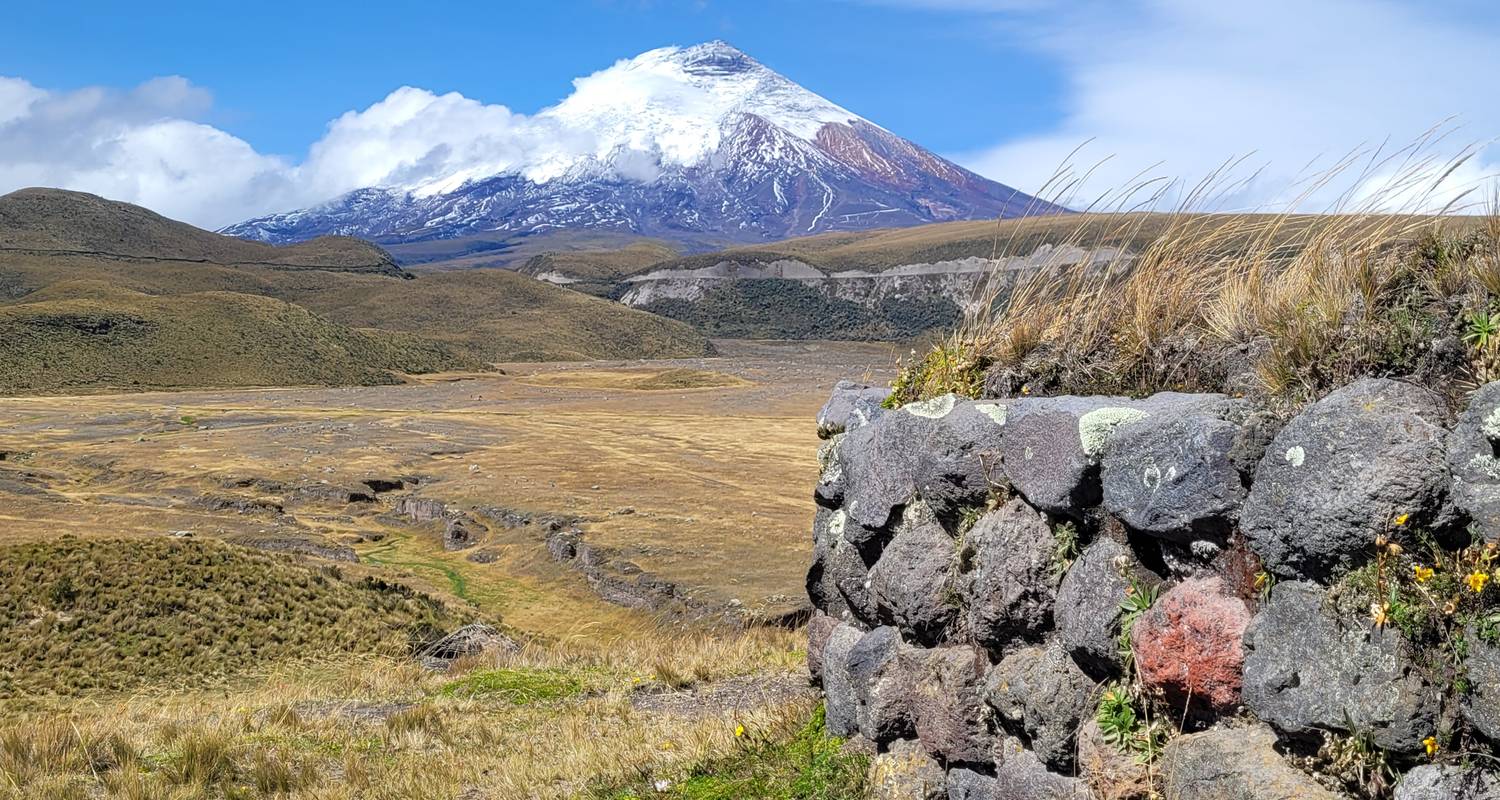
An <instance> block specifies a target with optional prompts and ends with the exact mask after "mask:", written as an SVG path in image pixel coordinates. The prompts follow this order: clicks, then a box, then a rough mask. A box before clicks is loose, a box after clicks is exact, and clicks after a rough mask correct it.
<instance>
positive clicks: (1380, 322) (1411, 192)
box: [896, 131, 1500, 405]
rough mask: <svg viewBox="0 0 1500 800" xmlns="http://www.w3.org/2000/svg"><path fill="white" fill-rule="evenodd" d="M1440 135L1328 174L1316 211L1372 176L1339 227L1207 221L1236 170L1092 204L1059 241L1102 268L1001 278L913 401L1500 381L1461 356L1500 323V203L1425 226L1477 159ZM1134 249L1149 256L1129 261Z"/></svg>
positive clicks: (1480, 363) (1345, 208)
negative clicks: (1488, 320) (1437, 151)
mask: <svg viewBox="0 0 1500 800" xmlns="http://www.w3.org/2000/svg"><path fill="white" fill-rule="evenodd" d="M1440 139H1441V134H1440V132H1439V131H1434V132H1433V133H1432V134H1431V135H1430V136H1429V137H1428V138H1426V139H1424V140H1422V141H1419V142H1418V143H1416V144H1414V145H1412V146H1411V147H1408V148H1405V149H1403V150H1400V151H1397V152H1396V153H1393V154H1390V155H1381V154H1380V153H1379V152H1378V151H1377V152H1376V153H1375V154H1372V155H1370V154H1356V155H1358V156H1363V155H1370V157H1369V158H1368V160H1367V163H1364V166H1363V168H1362V169H1358V170H1356V169H1355V168H1356V167H1357V166H1358V164H1357V163H1356V162H1357V161H1359V158H1357V157H1356V156H1350V157H1349V158H1348V159H1346V160H1345V161H1343V162H1341V163H1340V164H1339V165H1337V166H1336V167H1335V168H1334V169H1332V170H1330V171H1329V172H1327V173H1324V174H1322V175H1319V176H1317V177H1315V178H1314V179H1313V180H1311V181H1309V182H1308V183H1307V184H1306V186H1305V192H1304V196H1303V198H1302V199H1303V200H1305V199H1306V197H1308V196H1312V195H1314V194H1316V193H1319V192H1326V191H1328V188H1329V187H1330V186H1331V185H1332V184H1334V183H1335V182H1343V179H1344V178H1348V177H1350V174H1351V173H1352V177H1353V178H1354V180H1352V181H1349V183H1350V184H1351V185H1352V186H1353V187H1355V188H1353V189H1350V190H1349V191H1347V192H1345V193H1344V194H1342V195H1341V196H1339V198H1338V199H1337V200H1336V201H1335V202H1333V203H1332V204H1331V205H1330V207H1329V208H1327V209H1326V212H1325V213H1322V214H1316V215H1310V214H1298V213H1292V212H1290V211H1286V212H1279V213H1255V214H1225V213H1205V212H1212V211H1214V210H1215V209H1216V207H1217V206H1218V205H1219V204H1221V203H1222V201H1223V198H1225V197H1227V196H1230V195H1232V194H1233V193H1234V191H1236V190H1237V189H1238V188H1239V187H1240V186H1241V184H1242V182H1241V181H1236V180H1234V179H1233V178H1232V177H1231V176H1232V174H1233V173H1234V168H1235V167H1236V166H1237V164H1234V163H1231V164H1226V165H1225V166H1224V168H1223V169H1221V170H1220V171H1218V172H1216V173H1214V174H1212V175H1210V176H1209V177H1208V178H1206V179H1205V180H1203V181H1201V182H1200V183H1198V184H1197V185H1195V186H1192V187H1187V188H1186V189H1183V188H1182V187H1181V186H1180V185H1179V184H1177V183H1175V182H1166V181H1158V180H1149V181H1141V182H1139V183H1136V184H1133V185H1131V186H1128V187H1126V188H1125V189H1124V190H1123V191H1120V192H1118V193H1115V194H1114V195H1112V196H1111V197H1109V198H1105V199H1103V200H1101V201H1099V202H1097V203H1094V204H1090V205H1089V206H1088V209H1087V210H1089V211H1090V212H1097V211H1099V210H1101V209H1102V210H1103V211H1105V212H1108V213H1105V214H1103V215H1102V216H1101V215H1100V214H1099V213H1089V214H1085V215H1083V216H1082V217H1080V222H1079V224H1078V225H1077V228H1076V230H1075V231H1074V232H1073V233H1072V234H1070V235H1068V236H1067V237H1065V238H1064V239H1063V240H1061V241H1054V252H1057V253H1059V254H1064V253H1068V252H1069V251H1073V252H1076V251H1077V250H1082V251H1084V252H1086V253H1088V254H1090V255H1089V257H1087V258H1085V259H1082V261H1081V262H1080V263H1081V264H1082V265H1083V266H1077V267H1070V266H1064V263H1065V262H1071V261H1074V260H1076V259H1075V257H1074V256H1073V255H1068V256H1065V257H1064V256H1060V257H1059V259H1058V260H1057V261H1056V262H1055V263H1049V264H1044V265H1043V266H1042V267H1041V268H1039V269H1036V270H1034V271H1030V272H1029V273H1028V274H1025V275H1020V276H1018V275H1017V274H1015V273H1014V272H1011V273H1000V272H997V273H996V274H995V275H994V276H993V278H992V280H990V281H989V282H988V284H987V285H986V287H985V288H984V292H983V294H982V296H980V297H979V298H978V299H977V301H976V302H975V304H974V305H973V306H972V311H971V313H970V314H969V316H968V317H967V318H966V320H965V322H964V324H963V325H962V326H960V328H959V329H958V330H957V331H955V332H954V333H953V334H952V335H951V336H950V337H949V338H948V340H947V341H945V342H943V343H942V344H940V345H938V346H937V347H935V348H934V349H933V350H932V352H931V353H929V354H928V355H927V356H925V357H924V358H923V359H919V360H916V361H914V363H912V364H909V365H907V367H906V369H905V370H904V371H903V376H902V378H901V379H899V380H898V381H897V384H896V389H897V402H907V401H910V400H913V399H920V398H924V397H930V396H933V395H935V394H941V393H943V392H947V391H955V392H958V393H960V394H965V395H968V396H979V395H980V394H990V395H999V396H1009V395H1018V394H1029V393H1037V394H1061V393H1079V394H1082V393H1107V394H1128V395H1144V394H1150V393H1152V392H1156V391H1163V390H1178V391H1227V392H1230V393H1234V394H1244V395H1253V396H1260V397H1263V398H1266V399H1269V400H1272V401H1277V402H1281V403H1284V404H1286V405H1295V404H1298V403H1301V402H1304V401H1307V400H1310V399H1313V398H1316V397H1318V396H1320V395H1321V394H1323V393H1325V392H1326V391H1328V390H1329V389H1331V388H1333V387H1335V386H1338V385H1340V384H1342V383H1345V382H1347V381H1348V380H1350V379H1352V378H1355V377H1359V376H1364V375H1388V376H1416V377H1418V378H1434V377H1437V378H1457V379H1458V380H1459V381H1460V382H1465V383H1468V384H1472V383H1474V382H1476V381H1482V380H1489V379H1492V378H1493V377H1497V376H1500V371H1497V370H1495V369H1493V368H1492V367H1491V366H1490V365H1489V362H1491V361H1497V359H1493V358H1491V356H1492V355H1493V354H1492V353H1490V352H1488V351H1487V350H1485V349H1484V348H1475V347H1472V346H1471V347H1468V348H1463V347H1456V346H1455V343H1457V342H1459V341H1460V340H1462V339H1463V338H1464V337H1465V334H1466V330H1467V328H1469V327H1471V326H1472V325H1473V324H1474V322H1475V320H1476V319H1479V320H1481V321H1482V320H1483V319H1484V318H1485V316H1486V315H1488V314H1491V313H1493V312H1495V311H1496V310H1497V300H1500V292H1497V290H1500V214H1497V213H1496V210H1495V205H1494V204H1493V203H1492V205H1491V208H1490V213H1489V214H1488V215H1478V216H1463V217H1456V216H1450V215H1447V214H1448V212H1452V211H1455V210H1466V211H1471V210H1473V205H1474V204H1473V203H1472V202H1467V200H1468V196H1467V195H1464V194H1462V193H1460V194H1459V196H1458V197H1457V198H1456V199H1455V200H1453V201H1451V202H1450V203H1448V204H1447V205H1446V206H1444V207H1443V208H1442V209H1441V210H1440V212H1441V213H1438V214H1436V215H1433V214H1426V215H1418V214H1416V213H1411V212H1416V211H1418V210H1422V211H1430V210H1431V209H1432V207H1433V206H1434V204H1435V202H1434V199H1433V198H1435V197H1438V196H1439V194H1440V192H1443V191H1446V187H1444V185H1443V184H1444V181H1446V180H1448V179H1449V178H1450V176H1451V175H1452V173H1453V172H1454V171H1455V170H1456V169H1457V168H1458V167H1459V166H1460V165H1462V164H1463V163H1464V162H1465V161H1466V160H1467V159H1468V158H1469V156H1470V155H1472V150H1468V151H1465V152H1464V153H1463V154H1462V155H1460V156H1459V157H1457V158H1455V159H1452V160H1448V161H1440V160H1437V159H1435V158H1432V157H1429V156H1428V155H1427V153H1428V152H1429V151H1430V149H1431V148H1432V147H1433V146H1434V145H1435V144H1436V142H1437V141H1438V140H1440ZM1379 175H1392V176H1394V177H1390V178H1388V179H1386V180H1384V181H1377V180H1376V178H1375V176H1379ZM1063 183H1064V184H1065V185H1064V187H1063V189H1064V190H1066V189H1067V188H1069V186H1070V185H1071V184H1068V183H1067V181H1063ZM1372 185H1379V186H1380V188H1379V189H1378V190H1375V191H1373V192H1372V191H1370V188H1369V187H1371V186H1372ZM1169 195H1180V198H1181V199H1179V200H1178V201H1177V204H1176V206H1175V208H1173V209H1172V210H1171V211H1168V212H1164V213H1162V212H1155V211H1150V210H1149V209H1154V208H1156V207H1158V206H1159V205H1160V204H1161V203H1162V202H1164V200H1165V198H1167V197H1168V196H1169ZM1289 205H1290V207H1292V208H1295V207H1297V206H1298V205H1299V203H1298V202H1293V203H1291V204H1289ZM1142 209H1148V210H1142ZM1038 224H1044V225H1046V226H1049V227H1055V225H1056V222H1055V220H1046V221H1042V222H1039V223H1038ZM1023 228H1024V226H1022V227H1021V228H1016V227H1012V228H1009V231H1010V240H1009V241H1006V242H1001V241H999V240H998V239H997V241H996V245H995V254H996V257H997V259H998V258H1004V257H1006V256H1010V255H1014V254H1015V253H1014V251H1013V250H1012V249H1011V242H1013V241H1024V242H1026V243H1027V245H1028V246H1031V245H1034V242H1032V241H1030V237H1029V236H1027V235H1026V234H1025V233H1024V231H1023ZM1130 243H1138V244H1139V246H1136V247H1130V248H1129V252H1127V253H1122V252H1121V247H1122V246H1126V247H1128V246H1129V244H1130ZM1142 243H1143V244H1142ZM1473 338H1474V337H1473V336H1470V337H1469V339H1471V340H1472V339H1473ZM1470 344H1471V345H1472V341H1471V342H1470ZM955 365H958V366H957V367H955ZM980 372H982V373H984V380H983V383H982V385H981V382H980V381H977V380H976V378H975V375H976V374H977V373H980Z"/></svg>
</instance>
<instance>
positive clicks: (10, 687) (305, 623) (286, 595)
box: [0, 537, 457, 696]
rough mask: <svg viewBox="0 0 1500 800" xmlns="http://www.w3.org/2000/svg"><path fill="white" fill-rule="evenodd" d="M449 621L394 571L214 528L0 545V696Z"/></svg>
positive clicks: (196, 676) (208, 670) (116, 683)
mask: <svg viewBox="0 0 1500 800" xmlns="http://www.w3.org/2000/svg"><path fill="white" fill-rule="evenodd" d="M456 622H457V620H455V619H454V618H453V617H452V616H451V615H450V613H449V612H448V611H447V609H445V608H444V607H443V606H442V605H441V604H440V603H438V602H437V601H435V600H433V599H432V598H430V597H428V596H426V595H423V594H419V593H417V592H414V591H412V590H410V589H408V588H407V587H405V586H402V585H400V584H392V583H387V582H385V581H381V580H377V579H374V578H369V577H365V578H361V579H359V580H349V579H346V578H344V577H343V576H342V575H341V574H340V573H339V571H338V570H337V569H336V568H333V567H331V566H327V567H313V566H310V565H306V564H302V563H300V562H298V561H296V560H294V559H292V558H290V557H286V556H277V555H272V554H267V553H261V552H257V551H252V550H245V549H242V548H238V547H234V546H232V545H228V544H224V543H221V542H215V541H206V540H179V539H116V540H109V539H89V540H83V539H76V538H73V537H63V538H61V539H59V540H57V541H53V542H44V543H31V544H21V545H11V546H6V547H0V641H4V642H5V643H6V646H5V647H3V648H0V696H15V695H20V694H73V693H77V692H81V691H91V690H119V689H127V688H133V687H139V686H143V685H149V684H152V683H156V682H162V681H168V680H170V681H171V682H172V683H173V684H175V685H181V684H184V683H187V684H196V683H204V682H209V681H212V680H215V679H221V678H224V677H227V676H231V675H234V674H236V673H242V672H244V671H247V670H249V669H253V668H255V667H258V666H265V665H270V664H273V663H276V662H281V661H285V660H290V659H304V658H316V657H320V656H327V655H333V654H344V653H385V654H401V653H406V652H409V651H410V649H411V648H412V647H413V646H414V645H416V644H419V643H422V642H425V641H428V640H430V639H431V638H432V636H434V635H435V634H436V633H438V632H440V631H442V630H444V629H447V628H449V627H452V626H453V625H454V624H455V623H456Z"/></svg>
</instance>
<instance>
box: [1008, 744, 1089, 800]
mask: <svg viewBox="0 0 1500 800" xmlns="http://www.w3.org/2000/svg"><path fill="white" fill-rule="evenodd" d="M994 796H995V798H996V800H1093V794H1092V793H1091V792H1090V791H1089V787H1088V784H1087V783H1084V782H1083V781H1082V780H1079V779H1078V778H1070V777H1067V776H1064V775H1059V774H1057V773H1055V772H1052V771H1050V770H1048V769H1047V767H1046V765H1045V764H1043V763H1042V762H1041V760H1040V759H1038V758H1037V754H1036V753H1033V752H1031V751H1030V750H1027V749H1026V748H1025V747H1023V746H1022V745H1021V743H1020V742H1019V741H1018V740H1016V739H1014V738H1010V737H1006V738H1004V739H1001V740H1000V743H999V744H998V745H997V746H996V747H995V795H994Z"/></svg>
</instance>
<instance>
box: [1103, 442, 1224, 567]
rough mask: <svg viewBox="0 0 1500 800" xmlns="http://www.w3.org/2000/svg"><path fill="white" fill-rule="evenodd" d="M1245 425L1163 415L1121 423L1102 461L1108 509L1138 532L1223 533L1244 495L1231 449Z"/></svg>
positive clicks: (1175, 535)
mask: <svg viewBox="0 0 1500 800" xmlns="http://www.w3.org/2000/svg"><path fill="white" fill-rule="evenodd" d="M1239 433H1240V427H1239V426H1238V425H1236V424H1234V423H1232V422H1228V421H1225V420H1223V419H1218V418H1215V417H1208V416H1197V415H1195V416H1183V417H1179V416H1171V415H1157V416H1153V417H1149V418H1147V419H1144V420H1141V421H1140V422H1138V423H1135V424H1132V425H1126V426H1125V427H1123V428H1121V429H1120V431H1119V433H1117V434H1115V436H1114V437H1113V439H1112V440H1111V443H1110V447H1109V449H1108V450H1107V451H1106V453H1105V455H1104V457H1103V459H1102V460H1101V464H1102V468H1101V479H1102V483H1103V487H1104V490H1103V499H1104V508H1105V510H1107V511H1109V512H1110V513H1111V514H1114V515H1115V516H1117V517H1119V518H1120V520H1121V521H1122V522H1124V523H1125V524H1126V525H1128V526H1130V527H1131V528H1134V529H1135V530H1138V531H1145V532H1146V533H1150V534H1154V535H1156V536H1162V537H1166V538H1171V539H1176V540H1179V541H1191V540H1193V539H1196V538H1200V537H1203V536H1208V537H1210V538H1214V539H1220V538H1223V535H1224V534H1225V532H1226V530H1227V527H1228V526H1229V524H1230V523H1231V521H1232V520H1233V519H1234V517H1235V515H1236V513H1237V512H1238V511H1239V507H1240V504H1241V503H1242V502H1243V501H1244V499H1245V487H1244V484H1243V483H1242V482H1241V480H1240V473H1239V470H1237V469H1235V466H1234V462H1233V460H1232V458H1231V453H1232V451H1233V450H1234V447H1235V442H1236V440H1237V438H1238V436H1239Z"/></svg>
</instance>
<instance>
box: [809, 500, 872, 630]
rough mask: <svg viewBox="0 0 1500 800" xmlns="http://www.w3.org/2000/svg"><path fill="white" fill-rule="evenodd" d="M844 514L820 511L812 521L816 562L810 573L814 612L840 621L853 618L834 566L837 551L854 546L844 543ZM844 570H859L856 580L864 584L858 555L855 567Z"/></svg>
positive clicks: (810, 592)
mask: <svg viewBox="0 0 1500 800" xmlns="http://www.w3.org/2000/svg"><path fill="white" fill-rule="evenodd" d="M843 531H844V512H843V511H834V510H829V509H826V508H819V509H818V512H817V514H816V515H814V517H813V561H812V565H811V566H809V567H808V570H807V581H806V588H807V597H808V599H809V600H811V601H812V604H813V607H814V608H819V609H822V610H823V611H826V612H828V614H830V615H832V616H834V617H836V618H838V619H848V618H849V617H850V616H851V612H850V610H849V604H848V601H846V600H845V599H844V596H843V594H842V593H841V592H840V591H839V587H838V580H839V576H840V573H839V572H838V568H837V567H835V566H834V564H833V559H834V553H835V550H836V549H837V548H838V547H839V546H840V545H842V546H843V547H844V548H845V549H846V550H852V549H853V546H852V545H850V544H848V543H847V542H844V541H843V538H844V537H843ZM841 566H842V567H843V568H844V569H848V568H849V567H850V566H855V567H856V575H855V576H854V579H855V580H856V581H858V583H859V584H861V591H862V589H863V587H862V584H863V582H864V580H865V570H864V563H863V562H862V561H861V560H860V559H859V558H858V555H857V554H856V555H855V559H854V564H853V565H851V564H849V563H844V564H842V565H841Z"/></svg>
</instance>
